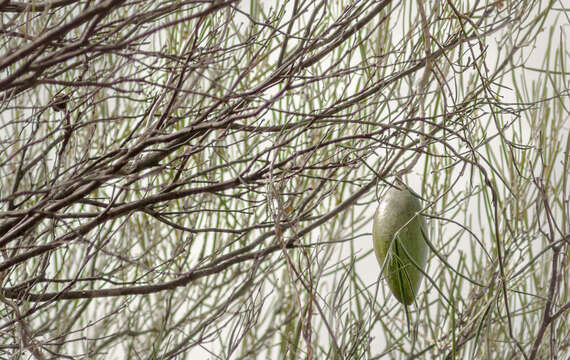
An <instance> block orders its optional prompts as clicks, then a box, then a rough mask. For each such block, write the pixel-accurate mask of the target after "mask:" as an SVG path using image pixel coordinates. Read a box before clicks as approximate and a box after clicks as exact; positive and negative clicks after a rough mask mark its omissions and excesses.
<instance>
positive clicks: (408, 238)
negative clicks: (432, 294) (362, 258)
mask: <svg viewBox="0 0 570 360" xmlns="http://www.w3.org/2000/svg"><path fill="white" fill-rule="evenodd" d="M421 209H422V207H421V204H420V201H419V200H418V198H417V197H416V196H414V195H412V193H410V191H409V190H407V189H404V190H400V189H396V188H390V189H389V190H388V191H387V192H386V194H385V195H384V197H383V198H382V199H381V200H380V204H379V205H378V209H377V210H376V214H375V215H374V224H373V226H372V238H373V240H374V252H375V253H376V258H377V259H378V262H379V263H380V266H382V267H383V269H384V275H385V278H386V280H387V281H388V285H389V286H390V290H392V294H394V296H395V297H396V299H398V301H400V302H401V303H403V304H406V305H409V304H411V303H412V302H413V301H414V299H415V297H416V295H417V293H418V289H419V287H420V283H421V281H422V278H423V270H424V268H425V265H426V258H427V249H428V245H427V238H426V239H424V236H427V231H426V229H427V226H426V221H425V219H424V217H423V216H422V215H421V214H419V211H421ZM384 262H386V264H385V265H384ZM420 269H421V270H420Z"/></svg>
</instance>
